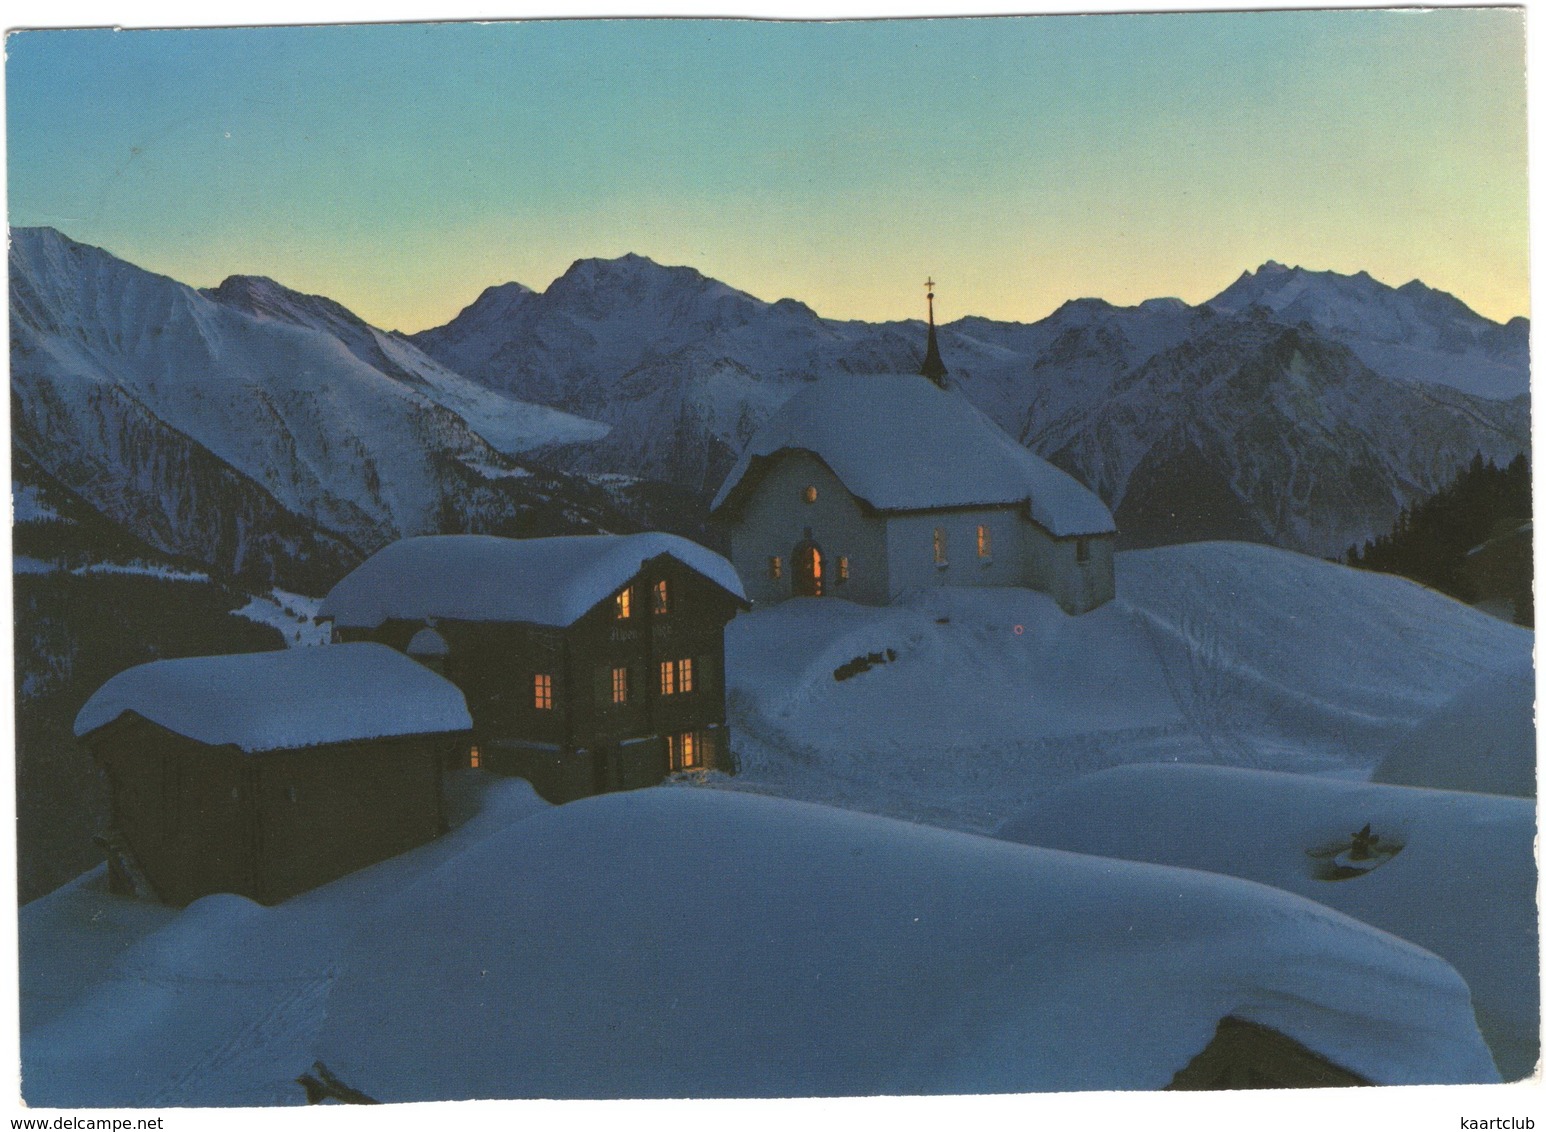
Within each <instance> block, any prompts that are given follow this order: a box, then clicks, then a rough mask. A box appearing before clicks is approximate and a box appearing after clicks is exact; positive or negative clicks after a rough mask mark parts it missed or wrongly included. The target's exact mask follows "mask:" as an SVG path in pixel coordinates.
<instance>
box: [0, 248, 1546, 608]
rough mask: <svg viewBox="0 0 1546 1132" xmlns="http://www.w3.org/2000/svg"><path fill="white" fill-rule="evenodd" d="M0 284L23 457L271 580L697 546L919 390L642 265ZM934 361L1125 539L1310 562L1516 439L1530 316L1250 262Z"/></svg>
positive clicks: (792, 320) (171, 537)
mask: <svg viewBox="0 0 1546 1132" xmlns="http://www.w3.org/2000/svg"><path fill="white" fill-rule="evenodd" d="M11 279H12V288H11V312H12V314H11V319H12V395H13V402H14V415H13V443H14V444H15V446H16V448H17V449H18V451H21V452H24V453H25V454H27V455H29V456H30V457H31V458H32V459H34V460H35V461H36V462H37V464H38V465H39V466H40V467H41V468H43V469H44V470H45V471H46V472H47V473H48V474H49V475H50V476H53V477H55V478H57V479H58V481H59V482H60V483H61V484H62V485H63V486H65V487H66V488H68V489H69V490H71V491H74V492H76V493H78V494H79V495H80V496H81V497H82V498H83V499H85V500H86V501H87V502H89V503H90V504H91V505H92V506H95V507H96V508H98V509H99V510H100V511H102V512H103V514H105V515H107V516H108V517H109V518H111V519H113V520H115V521H118V522H121V523H124V524H125V525H127V526H128V527H129V528H130V529H132V530H133V531H134V532H135V533H136V534H138V535H139V536H140V537H143V538H145V539H147V540H148V541H149V542H150V543H152V544H153V545H155V546H157V547H159V548H160V549H162V550H164V551H166V552H167V553H171V554H178V555H189V556H191V557H193V558H196V559H198V560H200V561H202V562H205V563H208V564H210V565H211V566H213V567H215V568H216V569H218V570H221V571H225V572H238V573H245V574H248V575H252V576H255V577H261V578H263V579H264V580H267V581H276V580H278V581H285V582H288V583H289V584H291V585H294V586H297V587H301V583H302V581H303V578H305V577H306V576H307V575H310V576H312V577H316V578H323V579H326V580H331V578H333V577H336V575H337V573H338V572H339V566H340V564H343V563H347V562H350V561H353V560H355V559H357V558H358V556H359V555H360V553H361V552H362V551H367V550H370V549H372V548H374V547H376V546H379V545H381V544H382V543H384V542H387V541H390V540H392V539H394V538H398V537H402V536H404V535H410V534H419V533H425V532H428V531H434V530H485V531H494V532H498V533H513V534H520V533H560V532H563V531H571V530H573V531H579V530H598V529H613V530H626V529H632V528H637V527H639V526H649V525H666V526H674V527H676V529H683V528H684V527H690V526H691V525H692V523H693V522H695V521H696V519H697V518H701V511H702V504H703V503H704V502H705V501H706V499H707V497H708V496H709V495H711V494H712V493H713V491H714V489H715V488H717V487H718V485H719V482H720V480H721V479H722V477H723V475H724V474H725V472H726V471H727V470H728V468H729V466H730V465H731V463H733V461H734V459H735V457H736V455H737V454H738V452H739V449H740V447H741V446H742V445H743V444H744V443H745V441H746V440H747V439H748V438H749V437H750V435H751V434H752V432H753V431H754V430H755V429H756V427H757V426H758V425H759V424H761V423H762V422H763V421H764V420H766V419H767V417H768V416H770V415H771V413H772V412H773V411H774V410H775V409H776V408H777V407H778V406H779V405H781V404H782V403H783V402H784V400H786V399H787V398H788V397H789V396H791V395H792V394H793V393H794V392H795V391H796V390H798V389H799V388H801V387H802V386H803V385H805V384H806V383H808V382H810V381H812V380H814V379H815V378H816V377H817V376H819V375H821V374H824V373H834V372H839V373H861V374H876V375H881V374H885V373H887V372H895V371H898V370H903V371H908V370H913V369H915V368H916V367H917V364H918V362H919V360H920V358H921V354H922V347H923V342H924V327H923V324H922V323H920V322H916V321H913V322H897V323H880V324H872V323H864V322H852V321H839V320H832V319H824V318H821V317H819V316H818V315H816V314H815V312H813V311H812V310H811V309H810V308H809V307H807V306H805V305H803V304H801V303H799V302H796V301H794V300H792V299H782V300H779V301H777V302H772V303H769V302H764V301H762V300H760V299H757V298H755V297H753V296H752V295H749V294H747V293H745V292H742V291H738V290H735V289H734V288H732V287H729V286H727V285H725V284H724V283H720V282H718V281H716V280H713V279H710V278H708V277H706V276H704V275H702V274H701V273H699V272H697V271H695V270H693V269H691V268H687V267H663V266H661V265H658V264H656V263H654V262H652V261H650V260H648V259H645V258H643V257H641V256H636V255H629V256H624V257H622V258H620V259H616V260H595V259H590V260H580V261H578V262H576V263H575V264H574V265H573V266H572V267H571V268H570V269H569V270H568V271H567V272H566V273H565V274H564V275H563V276H561V277H560V278H559V279H557V280H555V281H554V282H553V283H552V284H551V285H550V286H549V287H548V288H547V289H546V290H545V291H542V292H536V291H533V290H531V289H529V288H527V287H524V286H522V285H520V284H518V283H507V284H504V285H501V286H497V287H491V288H489V289H488V290H487V291H485V292H484V293H483V294H482V295H481V296H480V297H479V298H478V300H477V301H476V302H474V303H473V304H472V305H470V306H469V307H468V308H467V309H466V310H464V311H463V312H462V313H461V314H459V315H458V316H457V317H456V318H455V319H453V320H452V321H451V322H449V323H447V324H446V325H444V326H441V327H437V328H435V329H432V330H427V331H424V332H422V333H418V334H414V335H402V334H398V333H395V332H389V331H385V330H381V329H378V328H375V327H372V326H370V325H368V324H367V323H365V322H364V321H363V320H362V319H360V318H359V317H358V316H356V315H354V314H353V313H352V312H350V311H348V310H347V309H345V308H344V307H342V306H340V305H339V304H338V303H336V302H334V301H332V300H330V299H327V298H324V297H321V296H313V295H303V294H299V293H297V292H294V291H291V290H289V289H287V288H285V287H283V286H281V285H280V284H278V283H276V282H274V281H272V280H268V279H262V278H255V277H250V276H234V277H232V278H230V279H227V280H226V281H225V282H224V283H222V284H221V285H220V286H219V287H216V288H212V289H208V290H196V289H194V288H192V287H188V286H186V285H184V284H181V283H178V282H176V281H174V280H171V279H168V278H166V277H164V276H159V275H154V274H151V273H149V272H146V271H144V270H142V269H140V268H137V267H135V266H133V265H132V264H129V263H126V262H124V261H123V260H120V259H117V258H116V257H114V256H112V255H111V254H109V253H107V252H105V251H102V250H100V249H97V248H92V247H88V246H86V245H82V244H79V243H76V242H74V241H72V240H70V239H69V238H67V237H65V236H63V235H62V234H60V233H58V232H56V231H53V230H52V229H18V230H15V231H13V233H12V245H11ZM940 338H941V346H942V348H943V351H944V354H945V358H946V362H947V364H948V365H949V367H950V371H951V378H952V380H953V381H954V382H955V384H956V385H957V386H958V387H959V389H960V390H961V391H962V392H963V393H964V395H966V396H967V397H968V398H970V399H971V400H972V401H973V402H975V403H976V404H977V405H978V406H979V407H981V408H982V409H983V410H984V411H985V412H987V413H988V414H989V415H990V416H992V417H993V418H994V419H995V420H996V421H998V422H999V424H1001V425H1002V426H1003V427H1004V428H1005V429H1006V430H1008V431H1009V432H1010V433H1011V434H1012V435H1015V436H1017V437H1019V438H1020V439H1021V440H1022V441H1023V442H1025V443H1026V444H1027V445H1028V446H1029V447H1031V448H1032V449H1033V450H1035V451H1037V452H1039V453H1041V454H1042V455H1045V456H1047V457H1048V458H1049V459H1051V460H1053V461H1054V462H1055V463H1058V464H1059V465H1060V466H1062V467H1064V468H1067V469H1068V470H1070V471H1073V472H1074V473H1075V474H1076V475H1079V476H1081V477H1082V478H1084V479H1085V480H1086V481H1087V482H1089V483H1090V484H1091V485H1092V486H1094V487H1095V488H1096V489H1097V490H1098V491H1099V492H1100V493H1101V494H1102V496H1103V497H1104V498H1105V500H1106V502H1107V503H1108V504H1109V505H1111V506H1112V508H1113V509H1114V510H1115V512H1116V514H1117V518H1118V522H1119V525H1120V526H1121V527H1122V528H1123V530H1124V541H1125V543H1126V544H1127V545H1132V546H1139V545H1151V544H1154V543H1160V542H1168V541H1175V540H1176V539H1178V538H1192V537H1244V538H1249V539H1254V540H1259V541H1268V542H1274V543H1277V544H1278V545H1282V546H1286V547H1290V548H1293V549H1299V550H1306V551H1311V552H1314V553H1336V552H1339V551H1341V550H1343V549H1345V547H1346V546H1347V545H1348V544H1349V543H1351V542H1354V541H1361V540H1362V539H1364V538H1367V537H1369V536H1371V535H1373V534H1374V533H1376V532H1379V531H1381V530H1384V529H1386V528H1388V526H1389V525H1390V523H1391V521H1392V520H1393V519H1394V517H1395V515H1396V514H1397V512H1398V511H1399V510H1400V508H1401V507H1402V506H1404V505H1406V504H1408V503H1410V502H1412V501H1413V500H1414V499H1417V498H1421V497H1423V496H1425V495H1427V494H1428V493H1430V492H1431V491H1433V490H1434V489H1435V488H1436V487H1438V486H1439V485H1440V484H1441V483H1443V482H1445V481H1446V480H1447V479H1448V478H1449V477H1450V476H1451V475H1452V474H1453V472H1454V469H1455V467H1456V466H1457V465H1458V464H1459V463H1461V462H1462V461H1464V460H1466V459H1469V457H1470V456H1471V455H1472V454H1474V453H1475V452H1477V451H1480V452H1482V453H1483V454H1484V455H1486V456H1488V457H1490V458H1493V459H1497V460H1499V461H1500V462H1502V461H1506V460H1507V459H1509V458H1511V457H1512V456H1513V455H1514V454H1516V453H1518V452H1520V451H1525V450H1527V448H1528V405H1527V400H1526V397H1527V394H1526V389H1527V386H1528V361H1527V356H1526V349H1527V341H1526V339H1527V325H1526V323H1525V322H1524V320H1522V319H1515V320H1513V321H1512V322H1510V323H1509V324H1507V325H1506V326H1502V325H1499V324H1497V323H1493V322H1490V321H1489V320H1487V319H1484V318H1482V317H1481V316H1479V315H1476V314H1474V313H1473V312H1471V311H1470V310H1469V309H1468V308H1466V307H1465V306H1464V304H1462V303H1460V302H1459V301H1458V300H1456V299H1453V298H1452V297H1450V296H1448V295H1445V294H1443V293H1442V292H1438V291H1433V290H1431V289H1430V288H1427V287H1425V286H1423V285H1422V284H1420V283H1415V282H1414V283H1409V284H1407V285H1406V286H1404V287H1401V288H1390V287H1387V286H1385V285H1384V284H1381V283H1378V282H1376V281H1374V280H1372V279H1370V278H1369V277H1368V276H1366V275H1359V276H1351V277H1350V276H1341V275H1336V274H1334V273H1330V272H1308V271H1304V270H1302V269H1299V268H1293V269H1289V268H1284V267H1281V266H1280V265H1277V264H1268V265H1266V266H1264V267H1263V268H1262V269H1261V270H1259V271H1257V272H1254V273H1252V272H1247V273H1246V274H1245V275H1244V276H1242V277H1241V279H1240V280H1238V281H1237V282H1236V283H1235V284H1233V285H1232V286H1231V287H1229V288H1228V289H1227V290H1226V291H1225V292H1223V293H1222V294H1221V295H1219V296H1218V297H1217V298H1216V299H1214V300H1213V301H1212V302H1210V303H1205V304H1202V305H1199V306H1195V307H1194V306H1189V305H1187V304H1185V303H1183V302H1181V301H1180V300H1177V299H1154V300H1150V301H1148V302H1145V303H1142V304H1140V305H1138V306H1135V307H1126V308H1123V307H1115V306H1112V305H1110V304H1108V303H1105V302H1103V301H1101V300H1096V299H1080V300H1075V301H1071V302H1069V303H1066V304H1064V305H1063V306H1062V307H1061V308H1059V309H1058V310H1057V311H1055V312H1054V313H1053V314H1052V315H1050V316H1048V317H1047V318H1045V319H1042V320H1041V321H1039V322H1036V323H1031V324H1023V323H1008V322H998V321H994V320H990V319H984V318H977V317H968V318H963V319H961V320H959V321H957V322H954V323H951V324H950V325H948V326H946V327H943V328H942V329H941V334H940ZM640 481H643V482H640ZM662 484H665V485H672V487H671V489H667V488H664V487H662V486H660V485H662ZM672 489H674V491H675V494H674V495H673V494H672ZM324 584H326V583H325V581H324ZM302 588H303V587H302ZM313 588H316V586H315V584H313Z"/></svg>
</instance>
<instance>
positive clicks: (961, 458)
mask: <svg viewBox="0 0 1546 1132" xmlns="http://www.w3.org/2000/svg"><path fill="white" fill-rule="evenodd" d="M784 449H803V450H805V451H808V452H813V453H815V454H816V455H817V456H819V457H820V458H821V459H822V460H823V461H824V462H825V463H826V465H827V466H828V467H829V468H831V469H832V471H833V473H834V474H835V475H836V476H837V477H838V479H840V480H842V481H843V485H844V486H845V487H846V488H848V490H849V491H850V492H852V493H853V494H854V495H855V496H857V497H858V498H860V499H862V500H863V501H864V502H866V503H868V504H869V505H870V506H872V507H874V508H876V509H877V510H881V511H926V510H934V509H936V508H941V507H969V506H983V505H993V504H1020V503H1025V504H1027V505H1028V506H1029V508H1030V513H1031V518H1033V519H1034V520H1035V521H1036V522H1038V523H1040V524H1041V525H1042V526H1043V527H1045V528H1046V529H1047V530H1048V531H1050V532H1051V533H1052V534H1053V535H1055V536H1058V537H1067V536H1070V535H1094V534H1110V533H1111V532H1113V531H1115V530H1116V523H1115V522H1114V521H1113V520H1112V518H1111V512H1110V511H1109V510H1107V508H1106V505H1105V504H1104V503H1102V502H1101V501H1100V499H1099V497H1098V496H1096V495H1095V493H1094V492H1092V491H1090V490H1089V488H1087V487H1085V486H1084V485H1083V484H1081V483H1079V481H1078V480H1076V479H1074V478H1073V477H1072V476H1070V475H1069V474H1068V473H1066V472H1064V471H1061V470H1059V469H1058V468H1055V467H1053V466H1052V465H1051V464H1049V463H1047V461H1045V460H1043V459H1042V458H1041V457H1040V456H1037V455H1036V454H1035V453H1033V452H1031V451H1030V450H1029V449H1027V448H1026V447H1025V446H1024V445H1021V444H1018V443H1016V442H1015V440H1014V439H1013V438H1012V437H1010V436H1009V435H1008V434H1007V433H1005V432H1004V430H1003V429H1001V428H999V427H998V425H996V424H994V423H993V422H992V421H991V420H989V419H988V417H987V416H985V415H984V414H983V413H982V412H981V411H980V410H978V409H977V408H976V407H975V406H974V405H972V403H971V402H969V401H968V400H966V398H965V397H962V396H961V395H960V394H959V393H955V392H951V391H947V390H944V389H940V388H939V387H937V386H936V385H934V384H933V383H932V382H930V381H929V380H928V379H926V378H923V377H918V376H914V375H910V374H885V375H881V376H863V375H854V374H842V375H835V376H831V377H826V378H823V379H821V380H820V381H818V382H816V383H815V384H814V385H811V386H809V387H808V388H806V389H803V390H801V391H800V392H799V393H797V394H795V395H794V396H793V397H791V398H790V399H789V400H788V401H787V402H785V404H784V406H783V407H782V408H781V409H779V411H778V412H777V413H775V414H774V415H773V416H772V418H771V419H769V421H768V422H767V424H766V425H764V426H763V427H762V428H761V429H759V430H758V432H757V434H756V435H755V436H753V437H752V440H751V443H750V444H748V445H747V447H746V451H745V452H744V453H742V455H741V459H740V461H739V462H738V463H737V464H736V465H735V467H734V468H733V469H731V472H730V475H729V476H728V477H727V478H726V479H725V482H724V485H723V486H722V487H720V489H719V494H718V495H716V496H715V497H714V503H713V510H716V511H717V510H719V509H720V508H721V507H723V506H724V505H725V503H726V502H727V501H728V500H729V499H730V497H731V496H732V494H733V493H734V492H735V489H736V487H737V486H738V485H739V484H740V483H741V481H742V479H743V478H744V477H746V475H747V473H748V472H749V471H751V470H752V469H753V468H754V466H755V465H756V464H757V463H759V462H760V461H762V460H764V459H766V458H767V457H769V456H772V455H773V454H774V453H776V452H779V451H781V450H784Z"/></svg>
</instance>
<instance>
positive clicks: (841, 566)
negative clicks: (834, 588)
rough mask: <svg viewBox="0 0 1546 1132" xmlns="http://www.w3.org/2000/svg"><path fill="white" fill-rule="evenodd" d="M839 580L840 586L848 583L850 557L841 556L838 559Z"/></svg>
mask: <svg viewBox="0 0 1546 1132" xmlns="http://www.w3.org/2000/svg"><path fill="white" fill-rule="evenodd" d="M837 580H838V583H839V584H842V583H843V582H846V581H848V556H847V555H843V554H840V555H838V558H837Z"/></svg>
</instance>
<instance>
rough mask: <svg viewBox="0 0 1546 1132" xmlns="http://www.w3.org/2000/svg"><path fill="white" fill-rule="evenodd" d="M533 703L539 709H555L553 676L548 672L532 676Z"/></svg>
mask: <svg viewBox="0 0 1546 1132" xmlns="http://www.w3.org/2000/svg"><path fill="white" fill-rule="evenodd" d="M532 693H533V696H532V703H533V705H534V706H535V707H536V708H537V710H538V711H551V710H552V709H553V677H552V676H551V675H550V674H549V673H546V672H539V673H537V674H536V675H535V676H533V677H532Z"/></svg>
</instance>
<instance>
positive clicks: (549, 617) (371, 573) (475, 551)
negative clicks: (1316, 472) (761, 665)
mask: <svg viewBox="0 0 1546 1132" xmlns="http://www.w3.org/2000/svg"><path fill="white" fill-rule="evenodd" d="M661 555H667V556H669V557H671V558H674V559H676V560H677V561H678V562H680V563H681V564H682V565H684V566H686V567H687V568H688V569H690V570H693V571H695V572H697V573H698V574H701V575H702V576H703V577H705V578H707V579H708V580H709V581H711V582H713V583H714V584H715V585H717V586H719V587H720V588H721V589H723V590H725V591H726V592H727V593H730V594H732V595H734V596H735V597H737V598H739V599H740V600H742V601H745V600H746V591H745V590H744V589H743V588H742V587H741V579H740V576H739V575H737V574H736V572H735V567H733V566H731V565H730V563H729V562H727V561H725V559H724V558H722V557H720V556H719V555H718V554H715V553H714V552H713V551H712V550H707V549H705V548H704V547H701V546H699V545H698V544H697V543H695V542H690V541H688V540H687V539H684V538H679V537H678V536H676V535H668V534H661V533H659V532H654V531H651V532H647V533H645V534H637V535H574V536H566V537H562V538H533V539H509V538H498V537H495V536H493V535H424V536H421V537H419V538H408V539H403V540H402V541H401V542H394V543H392V544H391V545H390V546H386V547H383V548H382V549H381V550H379V551H377V552H376V553H375V554H374V555H372V556H371V557H370V558H368V559H366V561H365V562H363V563H362V564H361V565H360V566H359V567H358V568H357V569H356V570H354V572H353V573H351V574H349V575H348V576H347V577H346V578H344V579H343V581H341V582H339V583H338V584H337V585H336V586H334V587H333V589H332V592H331V593H329V594H328V595H327V598H326V599H325V600H324V601H323V602H322V606H321V608H320V609H319V610H318V611H317V616H318V617H319V618H323V617H330V618H332V619H333V621H334V623H335V624H338V625H345V626H349V627H353V628H364V629H371V628H375V627H376V626H377V625H380V624H381V623H382V622H383V621H386V620H389V619H405V620H410V621H418V620H431V619H436V618H445V619H447V620H456V621H519V622H525V623H528V624H533V625H549V626H553V627H556V628H563V627H565V626H568V625H572V624H574V623H575V622H576V621H578V620H579V619H580V618H581V617H583V616H585V614H586V613H588V612H589V611H590V610H592V609H594V608H595V607H596V605H597V604H598V603H600V602H602V601H605V600H606V599H607V598H608V597H610V596H611V595H612V594H614V593H616V592H617V591H618V590H619V589H621V588H622V587H623V586H624V585H626V584H627V582H628V581H629V579H631V578H633V577H634V576H635V575H636V574H638V573H639V570H640V568H641V567H642V566H643V565H644V563H646V562H648V561H649V560H650V559H652V558H658V557H660V556H661Z"/></svg>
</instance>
